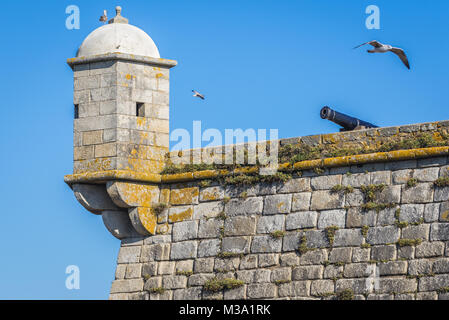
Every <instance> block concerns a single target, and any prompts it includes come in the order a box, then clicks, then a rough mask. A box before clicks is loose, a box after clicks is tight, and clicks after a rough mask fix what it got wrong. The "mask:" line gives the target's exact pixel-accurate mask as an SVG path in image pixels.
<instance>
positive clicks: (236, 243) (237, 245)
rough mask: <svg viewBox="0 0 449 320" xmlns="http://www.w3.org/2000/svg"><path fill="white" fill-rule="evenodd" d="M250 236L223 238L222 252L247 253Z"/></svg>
mask: <svg viewBox="0 0 449 320" xmlns="http://www.w3.org/2000/svg"><path fill="white" fill-rule="evenodd" d="M249 243H250V237H228V238H223V244H222V250H223V252H232V253H249Z"/></svg>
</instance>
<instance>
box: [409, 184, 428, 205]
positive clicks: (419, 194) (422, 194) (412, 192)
mask: <svg viewBox="0 0 449 320" xmlns="http://www.w3.org/2000/svg"><path fill="white" fill-rule="evenodd" d="M432 199H433V184H432V183H419V184H418V185H416V186H415V187H408V186H403V187H402V203H428V202H432Z"/></svg>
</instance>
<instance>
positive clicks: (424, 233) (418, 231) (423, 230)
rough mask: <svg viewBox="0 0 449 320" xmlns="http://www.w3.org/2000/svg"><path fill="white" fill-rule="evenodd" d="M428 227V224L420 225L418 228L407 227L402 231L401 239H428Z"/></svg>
mask: <svg viewBox="0 0 449 320" xmlns="http://www.w3.org/2000/svg"><path fill="white" fill-rule="evenodd" d="M429 230H430V226H429V225H428V224H421V225H418V226H409V227H407V228H403V229H402V235H401V238H403V239H423V240H427V239H428V238H429Z"/></svg>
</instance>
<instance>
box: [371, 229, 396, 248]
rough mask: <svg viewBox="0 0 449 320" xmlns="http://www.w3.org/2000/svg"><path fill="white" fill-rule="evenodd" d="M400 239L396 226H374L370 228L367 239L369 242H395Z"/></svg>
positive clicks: (373, 243)
mask: <svg viewBox="0 0 449 320" xmlns="http://www.w3.org/2000/svg"><path fill="white" fill-rule="evenodd" d="M398 239H399V230H398V228H396V227H393V226H389V227H374V228H369V230H368V235H367V237H366V241H367V242H368V243H369V244H372V245H375V244H386V243H395V242H396V241H398Z"/></svg>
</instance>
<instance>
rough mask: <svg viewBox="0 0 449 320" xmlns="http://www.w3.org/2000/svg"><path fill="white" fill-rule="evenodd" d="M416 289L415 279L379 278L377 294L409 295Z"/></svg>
mask: <svg viewBox="0 0 449 320" xmlns="http://www.w3.org/2000/svg"><path fill="white" fill-rule="evenodd" d="M417 288H418V283H417V281H416V279H401V278H380V280H379V288H378V290H376V292H379V293H393V292H395V293H409V292H414V291H415V290H416V289H417Z"/></svg>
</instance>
